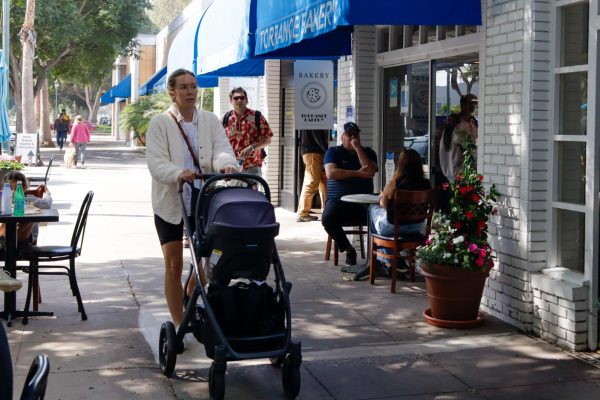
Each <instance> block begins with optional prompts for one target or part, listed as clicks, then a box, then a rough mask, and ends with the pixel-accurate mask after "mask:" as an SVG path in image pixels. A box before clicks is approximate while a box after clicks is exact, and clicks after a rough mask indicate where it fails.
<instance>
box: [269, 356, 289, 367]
mask: <svg viewBox="0 0 600 400" xmlns="http://www.w3.org/2000/svg"><path fill="white" fill-rule="evenodd" d="M283 360H285V356H279V357H271V358H269V361H270V362H271V365H272V366H274V367H279V366H281V364H283Z"/></svg>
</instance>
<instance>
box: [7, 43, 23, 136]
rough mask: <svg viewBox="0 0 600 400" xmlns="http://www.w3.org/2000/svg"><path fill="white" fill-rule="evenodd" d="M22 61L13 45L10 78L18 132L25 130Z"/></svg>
mask: <svg viewBox="0 0 600 400" xmlns="http://www.w3.org/2000/svg"><path fill="white" fill-rule="evenodd" d="M20 67H21V62H20V61H19V60H18V59H17V57H15V55H14V53H13V50H12V47H11V50H10V74H9V79H10V83H11V84H12V88H13V99H14V100H15V110H16V113H17V120H16V122H15V129H16V132H23V105H22V104H21V94H22V93H21V91H22V85H21V70H20Z"/></svg>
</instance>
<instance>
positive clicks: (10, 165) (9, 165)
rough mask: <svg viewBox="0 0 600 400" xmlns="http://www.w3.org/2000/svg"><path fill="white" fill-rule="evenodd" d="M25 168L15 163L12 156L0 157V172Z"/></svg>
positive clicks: (17, 162)
mask: <svg viewBox="0 0 600 400" xmlns="http://www.w3.org/2000/svg"><path fill="white" fill-rule="evenodd" d="M23 168H25V165H24V164H22V163H20V162H19V161H16V160H15V158H14V157H13V156H7V155H4V154H3V155H2V157H1V158H0V171H12V170H19V169H23Z"/></svg>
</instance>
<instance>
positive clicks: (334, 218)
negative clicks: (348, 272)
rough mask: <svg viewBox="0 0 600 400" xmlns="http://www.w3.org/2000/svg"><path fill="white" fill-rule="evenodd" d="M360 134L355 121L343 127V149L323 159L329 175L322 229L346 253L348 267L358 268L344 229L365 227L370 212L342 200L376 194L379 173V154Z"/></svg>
mask: <svg viewBox="0 0 600 400" xmlns="http://www.w3.org/2000/svg"><path fill="white" fill-rule="evenodd" d="M359 132H360V129H359V128H358V125H356V124H355V123H354V122H347V123H346V124H344V133H343V134H342V144H341V146H336V147H331V148H329V149H328V150H327V153H325V158H324V160H323V163H324V164H325V174H326V175H327V202H326V203H325V209H324V210H323V217H322V219H323V221H322V222H323V227H324V228H325V231H327V233H328V234H329V236H331V237H332V238H333V240H335V241H336V243H337V247H338V249H339V251H342V252H346V265H356V250H355V249H354V247H353V246H352V244H351V243H350V241H349V240H348V238H347V237H346V233H345V232H344V229H343V226H352V225H366V223H367V212H366V209H365V208H364V207H363V206H362V205H360V204H356V203H347V202H344V201H342V200H340V198H341V197H342V196H344V195H347V194H357V193H373V176H374V175H375V173H376V172H377V155H376V154H375V152H374V151H373V150H372V149H371V148H369V147H366V148H365V147H363V146H362V145H361V143H360V135H359Z"/></svg>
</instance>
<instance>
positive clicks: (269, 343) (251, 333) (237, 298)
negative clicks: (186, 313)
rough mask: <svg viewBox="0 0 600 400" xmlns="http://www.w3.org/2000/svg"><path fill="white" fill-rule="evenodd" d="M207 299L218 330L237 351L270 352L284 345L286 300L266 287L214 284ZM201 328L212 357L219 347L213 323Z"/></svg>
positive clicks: (254, 284)
mask: <svg viewBox="0 0 600 400" xmlns="http://www.w3.org/2000/svg"><path fill="white" fill-rule="evenodd" d="M207 295H208V301H209V303H210V305H211V307H212V309H213V311H214V313H215V316H216V318H217V321H218V323H219V326H220V327H221V329H222V330H223V333H224V334H225V336H226V337H227V339H228V340H229V343H230V344H231V347H232V348H233V349H234V350H236V351H238V352H253V351H268V350H275V349H277V348H281V347H282V346H283V345H284V344H285V340H286V330H285V320H284V317H285V304H284V299H283V296H282V294H281V293H277V292H274V291H273V289H272V288H271V287H270V286H269V285H267V284H266V283H263V284H257V283H255V282H251V283H246V282H237V283H235V284H232V285H230V286H224V287H223V286H220V285H218V284H211V285H210V286H209V288H208V293H207ZM206 322H208V321H206ZM202 326H203V332H202V338H203V340H202V342H203V343H204V344H205V350H206V353H207V355H208V356H209V357H211V354H210V353H212V351H213V350H214V348H215V344H216V343H217V342H216V337H214V335H213V332H214V331H215V330H214V327H212V326H210V323H205V324H202Z"/></svg>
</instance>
